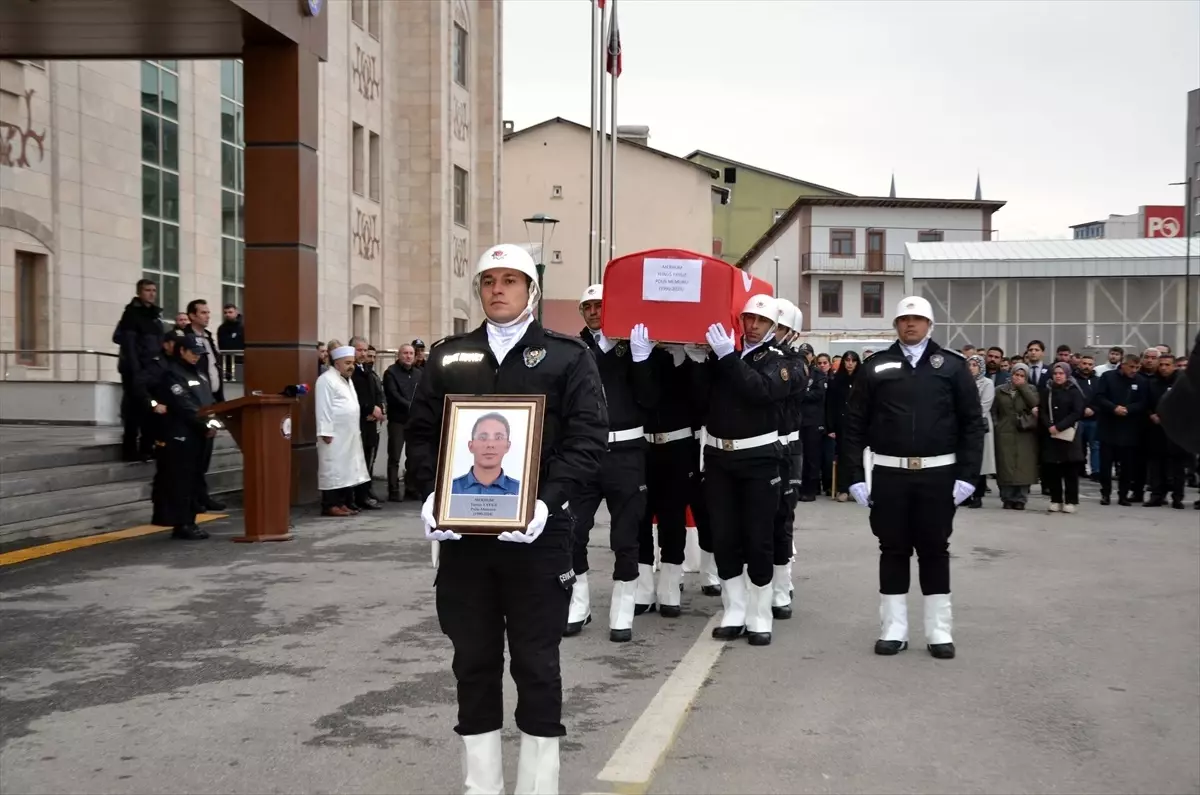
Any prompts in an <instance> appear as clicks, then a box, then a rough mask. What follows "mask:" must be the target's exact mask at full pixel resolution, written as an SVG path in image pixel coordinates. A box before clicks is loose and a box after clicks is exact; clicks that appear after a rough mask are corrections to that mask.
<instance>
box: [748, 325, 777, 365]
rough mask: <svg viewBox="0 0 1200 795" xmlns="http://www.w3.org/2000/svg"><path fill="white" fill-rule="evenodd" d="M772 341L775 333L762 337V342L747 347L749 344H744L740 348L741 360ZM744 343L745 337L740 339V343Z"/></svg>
mask: <svg viewBox="0 0 1200 795" xmlns="http://www.w3.org/2000/svg"><path fill="white" fill-rule="evenodd" d="M773 339H775V333H774V332H772V333H770V334H768V335H767V336H765V337H763V339H762V341H761V342H756V343H754V344H753V345H749V344H745V345H743V346H742V358H743V359H745V358H746V357H747V356H749V355H750V354H752V353H754V352H755V351H756V350H758V349H759V348H761V347H762V346H764V345H766V344H767V343H769V342H770V341H771V340H773ZM745 341H746V338H745V337H743V338H742V342H743V343H744V342H745Z"/></svg>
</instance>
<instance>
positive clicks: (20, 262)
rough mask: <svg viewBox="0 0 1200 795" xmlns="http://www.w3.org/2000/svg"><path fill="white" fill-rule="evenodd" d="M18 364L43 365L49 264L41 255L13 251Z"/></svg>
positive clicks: (47, 340)
mask: <svg viewBox="0 0 1200 795" xmlns="http://www.w3.org/2000/svg"><path fill="white" fill-rule="evenodd" d="M15 264H16V274H15V276H16V284H15V285H14V286H15V288H16V301H15V304H16V306H15V309H16V326H17V340H16V342H17V351H18V352H17V364H21V365H25V366H26V367H46V366H47V365H48V363H49V362H48V360H47V357H46V354H44V353H37V351H42V350H46V349H47V348H48V347H50V294H49V289H48V288H49V283H48V277H49V273H48V271H49V266H48V264H47V258H46V256H45V255H44V254H34V253H32V252H29V251H17V252H16V263H15Z"/></svg>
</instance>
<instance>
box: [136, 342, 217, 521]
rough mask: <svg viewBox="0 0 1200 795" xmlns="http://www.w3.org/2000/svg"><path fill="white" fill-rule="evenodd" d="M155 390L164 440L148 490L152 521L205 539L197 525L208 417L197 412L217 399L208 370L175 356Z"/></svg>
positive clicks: (201, 492)
mask: <svg viewBox="0 0 1200 795" xmlns="http://www.w3.org/2000/svg"><path fill="white" fill-rule="evenodd" d="M188 344H191V343H190V341H189V342H180V343H179V345H180V347H184V346H186V345H188ZM158 394H160V395H161V397H162V402H163V403H165V404H166V407H167V413H166V414H163V415H160V417H159V420H160V422H161V425H160V426H159V427H160V429H161V432H162V434H163V439H162V446H161V447H160V448H159V449H158V455H157V463H158V468H157V470H156V472H155V475H154V485H153V490H152V498H153V501H154V518H153V521H152V523H153V524H156V525H163V526H166V527H173V528H175V531H174V535H175V537H177V538H184V539H198V538H208V533H207V532H205V531H204V530H202V529H200V528H199V527H197V526H196V514H197V513H198V512H199V510H200V509H201V508H202V507H203V505H202V504H201V500H202V499H203V497H204V458H205V447H206V443H207V442H208V425H209V421H210V418H208V417H202V416H200V414H199V413H198V412H199V411H200V409H202V408H204V407H205V406H211V405H213V403H215V402H216V401H215V400H214V399H213V394H212V387H211V385H210V384H209V380H208V375H207V374H205V373H202V372H200V370H198V369H197V368H196V366H195V365H191V364H188V363H187V362H185V361H184V360H183V359H182V358H179V359H176V360H174V361H172V362H170V363H169V364H168V365H167V368H166V372H165V373H164V375H163V379H162V381H161V385H160V387H159V388H158Z"/></svg>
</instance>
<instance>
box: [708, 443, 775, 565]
mask: <svg viewBox="0 0 1200 795" xmlns="http://www.w3.org/2000/svg"><path fill="white" fill-rule="evenodd" d="M762 452H763V453H764V454H763V455H755V456H746V455H745V453H744V452H742V455H740V456H739V454H738V452H733V453H728V452H723V451H720V450H717V449H716V448H714V447H708V448H706V449H705V451H704V469H705V472H704V481H705V483H704V491H705V496H706V498H707V502H708V513H709V519H710V521H711V522H712V533H713V554H714V555H715V556H716V559H717V576H718V577H720V578H721V579H722V580H732V579H734V578H735V577H740V576H741V575H742V570H743V568H744V567H745V568H746V569H747V573H748V574H749V576H750V582H752V583H754V584H755V585H757V586H760V587H765V586H767V585H769V584H770V583H771V579H772V578H773V577H774V574H775V563H774V547H775V543H774V538H775V514H776V511H778V509H779V499H780V494H781V493H782V491H783V479H782V478H781V477H780V476H779V466H780V465H779V457H780V455H781V453H780V451H779V448H778V447H775V448H771V447H764V448H762ZM768 452H769V453H770V454H769V455H766V454H765V453H768ZM788 554H789V555H790V554H791V546H790V545H789V547H788ZM785 562H786V561H785Z"/></svg>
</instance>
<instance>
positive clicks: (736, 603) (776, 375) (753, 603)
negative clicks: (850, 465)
mask: <svg viewBox="0 0 1200 795" xmlns="http://www.w3.org/2000/svg"><path fill="white" fill-rule="evenodd" d="M778 319H779V309H778V305H777V304H776V302H775V299H774V298H772V297H771V296H769V295H754V296H751V297H750V299H749V300H748V301H747V302H746V305H745V308H744V309H743V310H742V327H743V334H742V343H743V345H742V350H741V352H740V353H739V352H737V351H736V350H735V349H734V347H735V341H734V337H733V336H731V335H730V332H728V331H726V330H725V328H724V327H723V326H721V325H720V324H713V325H712V326H710V327H709V329H708V333H707V334H706V335H705V338H706V339H707V340H708V345H709V347H710V348H711V350H712V353H711V355H709V356H707V357H706V358H705V359H704V364H703V366H702V367H699V368H697V371H698V374H699V377H698V378H697V381H696V387H697V393H698V394H699V395H700V396H701V399H703V400H704V405H705V410H704V428H705V439H704V445H705V447H704V451H703V454H704V469H705V473H704V481H705V487H704V488H705V495H706V497H707V503H708V511H709V519H710V521H711V522H712V531H713V545H714V548H715V550H714V551H715V553H716V561H717V572H718V574H719V575H720V578H721V605H722V607H723V608H724V611H723V613H722V616H721V625H720V626H719V627H717V628H716V629H714V630H713V637H714V638H716V639H718V640H732V639H734V638H737V637H740V636H741V635H742V634H748V636H749V641H750V644H751V645H754V646H766V645H768V644H769V643H770V642H771V621H772V611H771V606H772V605H771V601H772V588H771V583H772V580H773V578H774V531H775V512H776V509H777V507H778V505H779V500H780V493H781V492H782V491H783V487H782V485H781V480H782V479H781V478H780V476H779V467H780V458H781V457H782V455H783V445H782V443H781V441H780V439H779V414H780V412H781V411H782V406H783V403H784V401H785V400H786V398H787V397H788V395H789V394H790V393H791V384H790V383H789V380H790V379H791V373H790V372H789V371H788V360H787V358H786V357H785V356H784V355H783V353H782V352H781V351H780V350H779V349H778V348H776V347H774V346H772V345H771V344H770V339H771V335H772V334H773V333H774V331H775V324H776V322H777V321H778ZM694 353H695V351H694V349H693V348H689V349H688V355H689V356H692V357H693V358H698V357H695V355H694ZM788 551H789V553H790V549H789V550H788ZM743 573H744V574H745V575H746V576H743ZM746 577H748V578H749V582H750V584H749V586H747V584H746Z"/></svg>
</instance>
